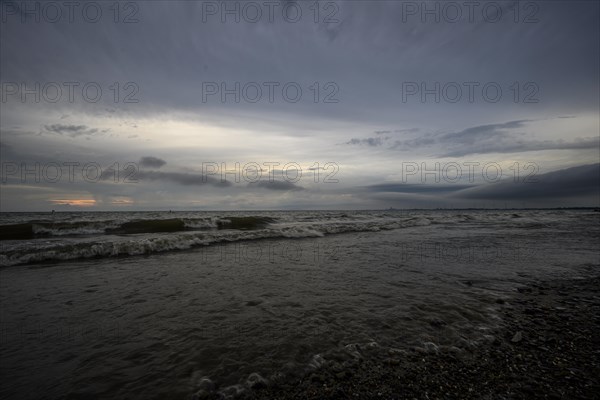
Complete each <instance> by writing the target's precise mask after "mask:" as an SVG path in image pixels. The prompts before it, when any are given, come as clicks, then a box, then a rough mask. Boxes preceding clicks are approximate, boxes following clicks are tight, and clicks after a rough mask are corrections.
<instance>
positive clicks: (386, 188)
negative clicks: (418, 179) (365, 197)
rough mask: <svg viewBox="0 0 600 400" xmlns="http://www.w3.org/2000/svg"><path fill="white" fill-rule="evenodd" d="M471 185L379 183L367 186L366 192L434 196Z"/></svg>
mask: <svg viewBox="0 0 600 400" xmlns="http://www.w3.org/2000/svg"><path fill="white" fill-rule="evenodd" d="M471 187H473V185H424V184H410V183H381V184H377V185H370V186H367V187H366V188H367V190H369V191H373V192H393V193H413V194H426V193H428V194H435V193H440V194H442V193H451V192H457V191H459V190H463V189H467V188H471Z"/></svg>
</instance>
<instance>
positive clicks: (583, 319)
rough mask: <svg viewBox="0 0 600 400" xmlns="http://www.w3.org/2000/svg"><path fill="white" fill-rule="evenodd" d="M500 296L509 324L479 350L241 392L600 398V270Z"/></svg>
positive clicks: (373, 364) (326, 371) (415, 357)
mask: <svg viewBox="0 0 600 400" xmlns="http://www.w3.org/2000/svg"><path fill="white" fill-rule="evenodd" d="M588 268H589V271H588V272H592V273H593V267H588ZM498 302H499V304H501V306H502V307H501V315H502V319H503V321H504V324H503V328H499V329H497V330H496V331H494V332H493V336H490V341H489V343H487V344H485V345H482V346H481V347H479V348H477V350H476V351H475V352H474V353H471V354H467V355H458V354H454V353H450V352H437V351H434V352H402V353H401V354H400V357H398V354H396V355H394V356H391V357H390V358H389V359H388V360H386V361H385V362H381V361H375V360H362V361H357V362H356V363H355V364H354V365H351V366H350V367H344V368H343V369H339V368H337V369H336V368H335V365H333V364H332V365H329V364H327V365H325V366H323V367H322V368H320V369H318V370H316V371H314V372H313V373H310V374H308V375H307V376H305V377H304V378H303V379H301V380H300V381H296V382H295V383H290V382H287V383H286V382H273V383H271V384H269V385H268V386H264V387H257V388H254V389H253V390H250V391H246V392H245V393H244V394H243V395H242V396H241V398H245V399H253V400H255V399H256V400H257V399H339V398H357V399H358V398H360V399H414V398H417V399H421V398H422V399H428V398H429V399H430V398H473V399H475V398H484V399H498V398H500V399H511V398H548V399H559V398H580V399H593V398H598V393H600V378H599V377H600V337H599V336H598V332H600V275H597V274H596V275H594V277H592V278H579V279H560V280H550V281H542V282H535V283H531V284H529V285H527V286H525V287H522V288H519V289H518V290H517V291H516V292H515V293H514V295H513V296H512V297H511V298H510V299H509V300H508V301H506V302H504V301H503V300H498ZM200 398H201V397H200Z"/></svg>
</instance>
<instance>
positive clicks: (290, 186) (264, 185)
mask: <svg viewBox="0 0 600 400" xmlns="http://www.w3.org/2000/svg"><path fill="white" fill-rule="evenodd" d="M248 186H249V187H258V188H261V189H269V190H304V188H303V187H301V186H298V185H296V184H295V183H293V182H290V181H275V180H274V181H260V182H256V183H250V184H249V185H248Z"/></svg>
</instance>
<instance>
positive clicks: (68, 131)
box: [44, 124, 98, 137]
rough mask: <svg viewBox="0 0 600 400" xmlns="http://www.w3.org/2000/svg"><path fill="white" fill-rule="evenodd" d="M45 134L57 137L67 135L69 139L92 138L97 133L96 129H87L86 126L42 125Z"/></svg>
mask: <svg viewBox="0 0 600 400" xmlns="http://www.w3.org/2000/svg"><path fill="white" fill-rule="evenodd" d="M44 129H45V130H46V132H50V133H57V134H59V135H67V136H70V137H78V136H92V135H95V134H97V133H98V129H96V128H92V129H90V128H88V127H87V126H86V125H63V124H52V125H44Z"/></svg>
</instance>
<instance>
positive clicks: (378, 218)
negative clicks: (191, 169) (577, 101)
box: [0, 210, 600, 399]
mask: <svg viewBox="0 0 600 400" xmlns="http://www.w3.org/2000/svg"><path fill="white" fill-rule="evenodd" d="M99 214H103V215H99ZM173 214H176V215H175V216H173ZM232 216H234V217H240V216H242V217H244V216H253V217H254V216H260V217H265V216H267V217H270V218H274V219H275V221H273V222H272V223H270V224H269V225H267V226H257V227H254V228H255V229H249V230H245V229H244V230H240V229H218V228H219V227H218V226H217V225H218V221H220V220H225V219H227V218H228V217H229V218H230V217H232ZM56 217H57V216H55V217H53V218H56ZM173 217H175V218H181V219H186V218H187V219H194V220H195V221H196V222H195V223H198V221H199V220H203V221H207V225H206V226H202V227H200V228H193V229H191V230H189V231H185V232H168V233H167V232H161V233H157V232H149V233H136V234H119V235H115V234H113V233H110V232H105V231H104V230H103V229H99V230H97V231H95V232H77V233H74V232H69V233H67V234H62V233H64V232H60V234H57V235H54V236H52V235H50V236H49V235H48V234H45V236H44V235H39V236H36V237H33V238H30V239H26V240H19V241H17V240H4V241H2V242H0V245H1V246H2V250H1V254H2V256H3V257H4V258H3V260H4V264H5V265H13V264H18V265H13V266H5V267H4V268H2V269H0V278H1V279H0V298H1V304H2V307H1V314H0V319H1V321H0V322H1V324H2V331H1V350H0V368H1V375H2V377H3V379H2V383H1V385H2V386H1V388H0V389H1V391H0V396H1V397H2V398H15V399H17V398H18V399H28V398H31V399H33V398H36V399H37V398H63V397H65V396H66V395H67V394H70V395H71V396H73V397H76V395H81V396H82V397H86V398H89V397H93V396H94V395H96V396H99V397H102V398H104V397H110V398H114V397H118V398H134V399H135V398H140V399H141V398H145V399H146V398H156V399H165V398H177V399H182V398H189V397H190V396H191V395H192V394H193V393H196V392H197V391H198V390H200V389H202V388H208V387H209V386H211V385H209V384H208V382H209V380H210V382H212V383H213V384H214V391H217V392H219V391H220V392H222V393H226V394H228V395H231V394H234V393H236V392H239V391H242V390H251V389H249V387H251V386H252V383H251V382H248V379H249V377H251V378H250V380H256V379H260V378H257V375H256V374H259V375H260V377H262V378H263V379H265V380H267V381H268V380H273V379H287V380H292V379H293V378H294V377H298V376H301V375H302V374H304V373H306V372H307V371H310V370H312V369H316V368H318V367H319V366H320V365H321V364H322V363H323V362H325V361H327V360H336V361H338V362H340V363H342V364H343V362H344V360H351V359H353V358H354V357H374V358H378V357H385V356H386V355H387V354H388V353H389V349H390V348H394V349H414V348H415V347H418V348H423V349H426V350H428V351H455V352H461V353H465V354H468V353H469V352H476V351H477V347H478V346H479V345H480V344H481V343H483V342H484V341H485V340H486V336H485V335H486V334H487V333H489V330H490V329H492V328H494V327H496V326H499V325H501V324H502V321H501V320H500V319H499V316H498V315H499V314H498V312H497V310H498V307H500V305H499V304H498V303H497V302H496V300H497V299H498V298H502V299H509V298H510V295H511V292H512V291H513V290H514V289H515V288H516V287H518V286H520V285H524V284H527V283H530V282H532V281H535V280H538V279H547V278H552V277H562V276H565V275H569V276H573V275H574V274H577V273H578V272H577V271H579V269H580V268H581V267H582V266H585V265H588V266H589V265H593V266H597V265H599V264H600V260H599V255H600V251H599V250H600V249H599V244H598V243H599V241H598V239H599V238H600V229H599V228H598V226H600V224H599V223H598V222H600V214H599V213H594V212H591V211H586V210H578V211H561V210H559V211H535V210H531V211H487V212H484V211H431V212H417V211H413V212H394V211H388V212H354V213H346V212H289V213H285V212H277V213H275V212H274V213H266V212H265V213H246V214H244V213H237V214H231V213H188V214H186V215H181V214H180V213H170V214H169V213H156V214H155V215H139V214H138V215H135V216H134V217H133V218H132V217H131V216H130V217H128V218H129V219H128V221H129V220H134V219H144V218H145V219H150V218H152V219H161V218H162V219H168V218H173ZM41 218H47V215H46V216H45V217H44V216H39V215H33V216H32V215H14V214H12V215H2V218H1V219H0V221H1V222H2V224H3V225H9V224H15V223H19V224H21V223H24V222H28V221H29V222H30V221H32V220H36V221H39V220H40V219H41ZM60 218H63V219H64V221H66V222H69V223H72V222H73V221H75V222H77V223H78V224H79V225H81V224H80V222H81V220H83V219H86V220H93V222H94V223H95V224H96V225H98V222H97V221H104V222H102V224H107V222H106V221H108V220H110V222H108V224H110V225H111V226H113V225H115V224H119V223H120V222H119V218H120V216H119V215H118V214H115V213H111V214H110V215H107V214H106V213H96V214H87V215H86V214H80V215H61V216H60ZM102 218H104V219H102ZM64 221H63V222H64ZM121 222H122V221H121ZM186 223H188V224H189V221H188V222H186ZM336 232H342V233H338V234H336ZM187 236H193V237H195V238H196V239H195V240H196V241H193V240H191V239H190V238H189V237H187ZM178 242H179V243H184V244H185V245H180V246H175V245H173V243H178ZM82 243H83V244H82ZM88 243H90V244H88ZM73 244H76V245H78V246H80V247H79V248H78V249H80V248H82V246H84V247H85V246H87V247H85V248H87V249H90V248H92V247H91V246H93V245H94V244H95V245H98V244H100V245H101V246H100V248H101V250H95V252H93V251H92V252H90V251H86V252H81V251H79V250H77V251H79V252H71V253H68V252H66V251H63V252H62V253H61V252H57V251H56V247H57V246H62V247H63V248H64V246H69V245H71V246H72V245H73ZM160 244H163V245H162V246H161V245H160ZM52 246H53V247H52ZM102 246H104V247H102ZM111 246H112V247H111ZM115 246H116V247H115ZM49 247H50V249H49ZM75 247H77V246H75ZM109 247H111V248H112V249H114V248H118V249H121V250H123V249H125V250H128V251H125V250H123V251H110V252H109V251H104V250H102V249H106V248H109ZM40 249H41V250H40ZM140 249H142V250H143V251H141V250H140ZM53 251H54V252H53ZM34 253H35V254H38V255H39V256H38V257H34V258H31V259H29V260H28V259H27V257H26V256H27V254H34ZM57 254H58V256H57ZM65 254H69V255H68V256H65ZM128 254H140V255H128ZM61 258H66V259H72V260H70V261H64V260H63V261H57V260H56V259H61ZM27 261H42V262H41V263H40V262H36V263H31V262H27Z"/></svg>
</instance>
